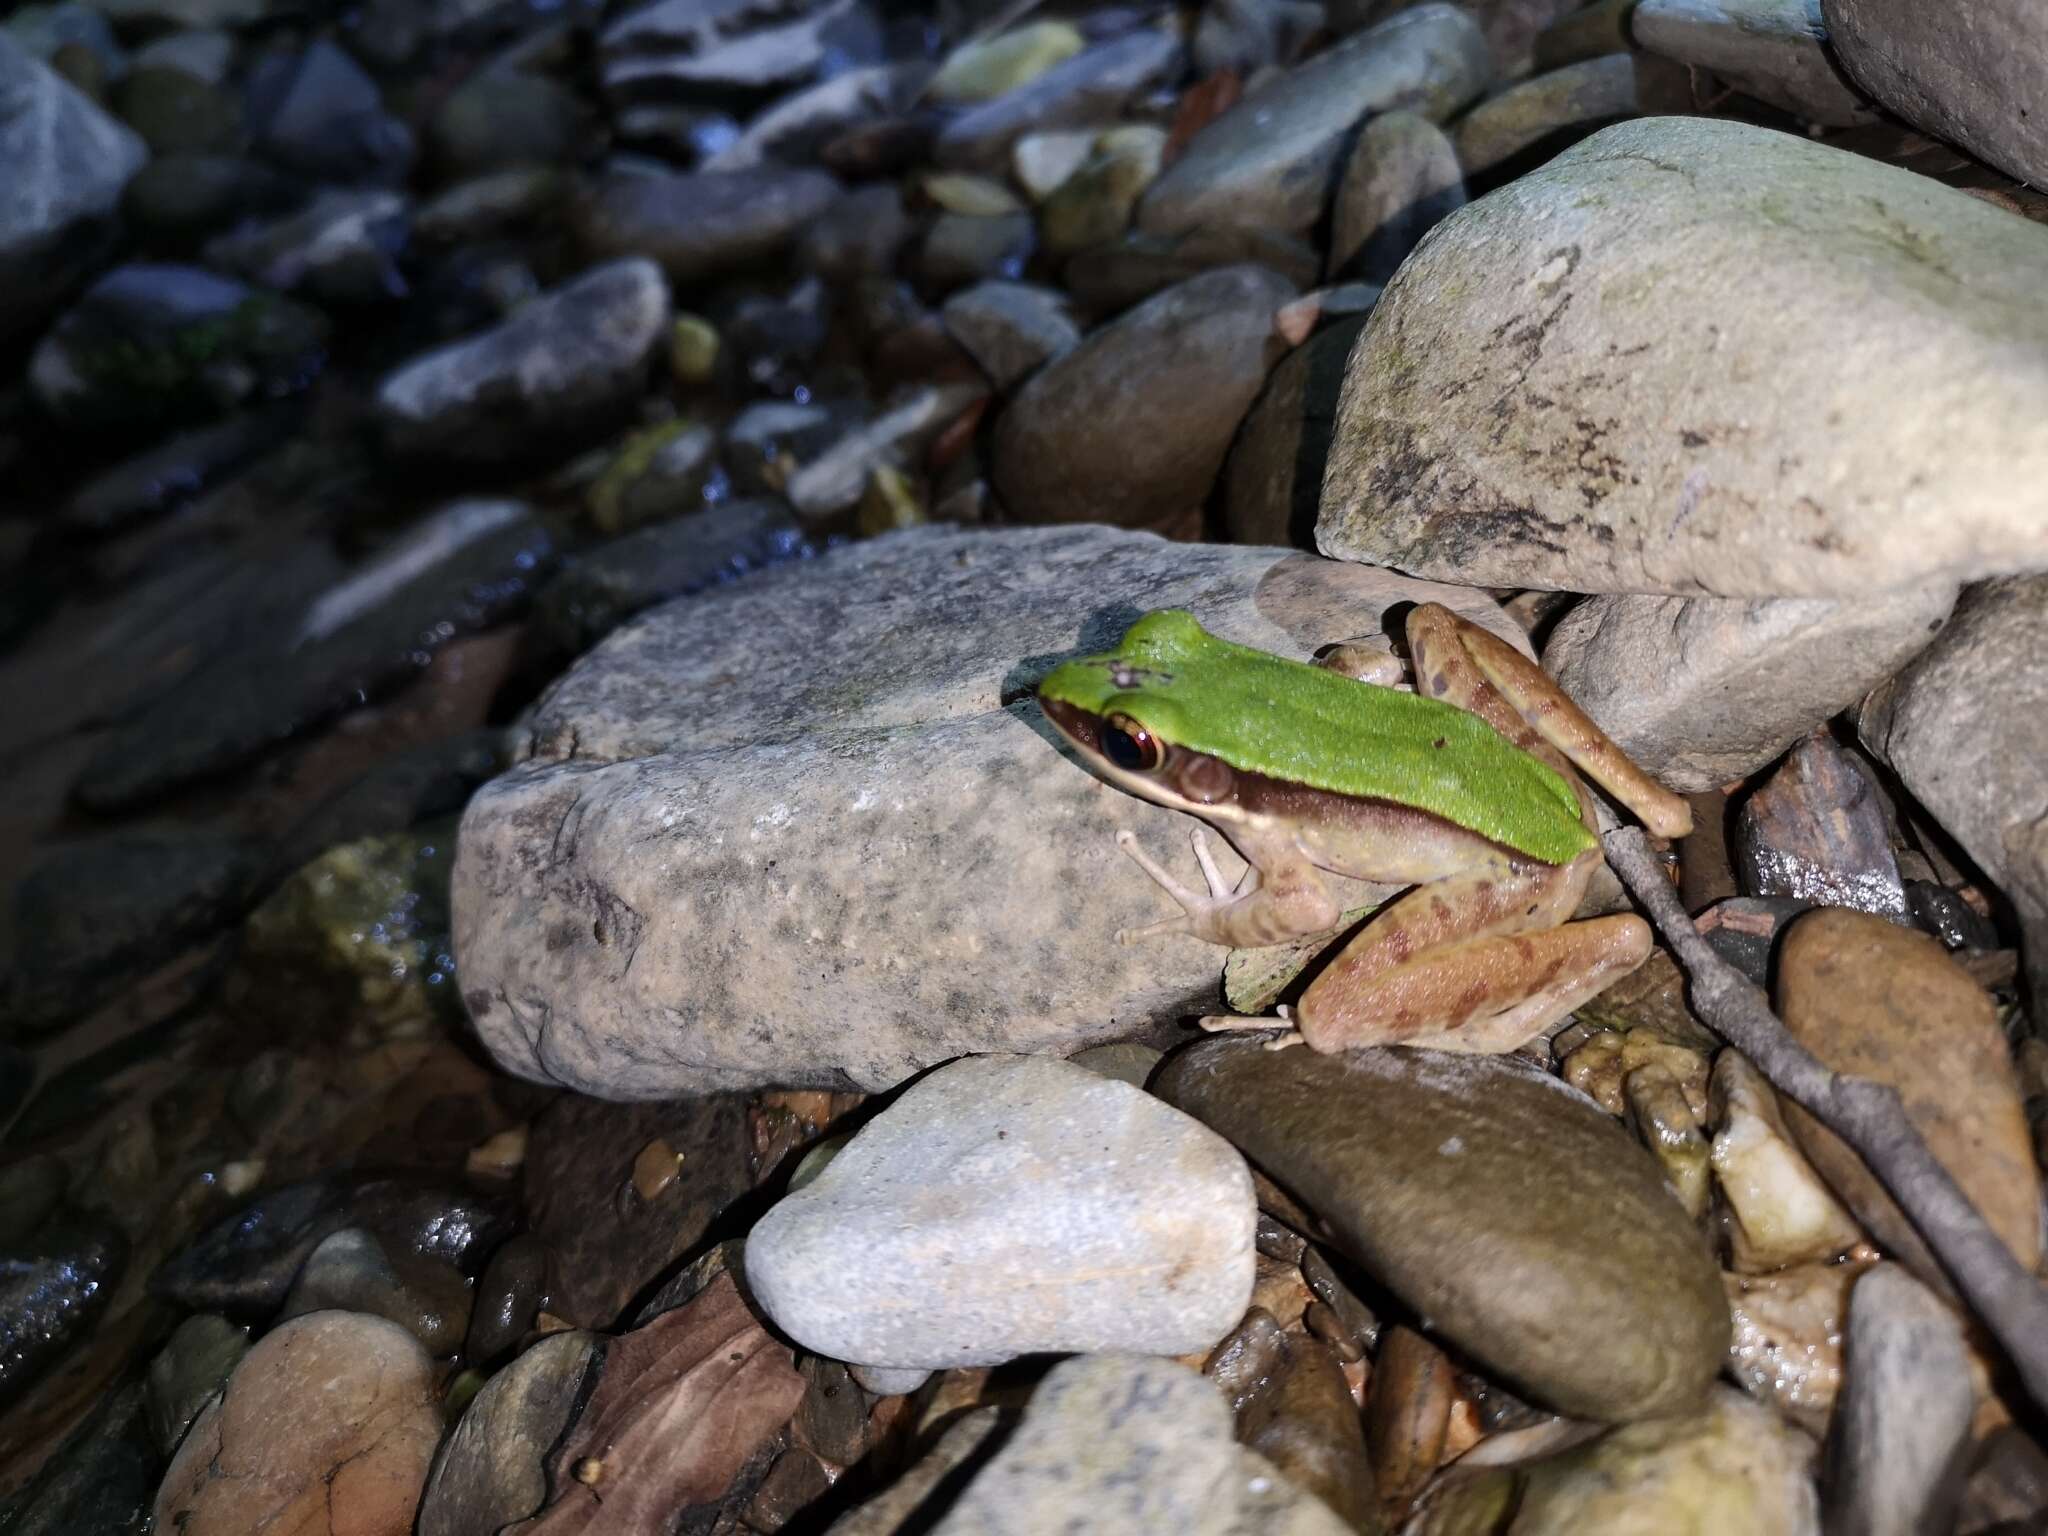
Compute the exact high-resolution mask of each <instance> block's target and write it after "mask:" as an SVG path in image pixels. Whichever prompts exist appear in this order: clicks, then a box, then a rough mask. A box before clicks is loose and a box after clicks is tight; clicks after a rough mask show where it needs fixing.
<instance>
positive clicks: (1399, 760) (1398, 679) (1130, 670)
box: [1037, 602, 1692, 1054]
mask: <svg viewBox="0 0 2048 1536" xmlns="http://www.w3.org/2000/svg"><path fill="white" fill-rule="evenodd" d="M1401 628H1402V630H1403V632H1404V634H1405V639H1406V641H1407V649H1408V653H1409V658H1410V666H1411V668H1412V673H1413V682H1412V684H1410V683H1406V682H1404V681H1403V678H1404V677H1405V675H1406V674H1405V672H1404V669H1403V668H1402V667H1401V664H1400V662H1399V660H1398V658H1396V657H1395V656H1393V655H1392V653H1391V651H1390V650H1377V649H1375V648H1374V647H1372V646H1369V645H1361V644H1358V643H1355V642H1354V643H1346V644H1341V645H1338V646H1335V647H1333V648H1331V649H1330V650H1329V651H1328V652H1327V653H1326V654H1325V655H1324V656H1322V657H1321V658H1319V659H1317V660H1313V661H1297V660H1292V659H1289V658H1287V657H1282V656H1276V655H1273V654H1271V653H1269V652H1266V651H1261V650H1256V649H1253V648H1251V647H1249V646H1244V645H1238V644H1236V643H1234V642H1232V641H1228V640H1224V639H1221V638H1219V637H1218V636H1216V635H1213V634H1211V633H1210V632H1209V631H1208V630H1206V629H1204V628H1203V627H1202V625H1201V623H1200V622H1199V620H1198V619H1197V618H1196V617H1195V615H1194V614H1193V613H1191V612H1189V611H1187V610H1185V609H1161V610H1157V611H1154V612H1151V613H1147V614H1145V615H1144V616H1143V617H1141V618H1139V619H1138V620H1137V621H1136V622H1135V623H1133V624H1132V625H1131V626H1130V627H1129V629H1128V630H1127V631H1126V632H1125V634H1124V636H1123V639H1122V641H1121V642H1120V643H1119V644H1118V645H1117V647H1116V649H1115V650H1113V651H1109V652H1107V653H1104V654H1101V655H1093V656H1084V657H1081V658H1079V659H1076V660H1072V661H1067V662H1063V663H1061V664H1060V665H1058V666H1056V667H1054V668H1053V669H1052V670H1051V671H1050V672H1048V673H1047V674H1046V675H1045V677H1044V678H1043V680H1042V681H1041V682H1040V683H1039V685H1038V688H1037V699H1038V703H1039V705H1040V707H1041V709H1042V710H1043V711H1044V714H1045V718H1046V719H1047V721H1048V722H1049V723H1050V724H1051V725H1052V726H1053V728H1054V729H1055V730H1056V731H1057V732H1058V733H1059V735H1060V736H1061V737H1062V738H1063V739H1064V740H1065V741H1066V742H1067V743H1068V744H1070V746H1071V747H1072V749H1073V750H1074V752H1075V753H1076V754H1077V755H1078V756H1079V758H1080V759H1081V761H1082V763H1083V764H1084V765H1085V766H1086V767H1088V768H1089V769H1091V770H1092V771H1093V772H1094V773H1095V774H1097V775H1098V776H1099V777H1100V778H1102V779H1103V780H1105V781H1106V782H1108V783H1109V784H1111V785H1112V786H1114V787H1115V788H1117V789H1120V790H1123V791H1125V792H1127V793H1129V794H1132V795H1135V796H1137V797H1138V798H1140V799H1143V800H1149V801H1151V802H1152V803H1153V804H1155V805H1162V806H1166V807H1168V808H1169V809H1172V810H1177V811H1182V812H1185V813H1187V814H1188V815H1190V816H1192V817H1195V818H1196V819H1197V820H1196V826H1195V827H1194V829H1193V833H1192V838H1191V841H1192V844H1193V848H1194V858H1195V863H1196V865H1197V866H1198V867H1199V868H1200V870H1201V873H1202V876H1203V879H1204V882H1205V884H1206V886H1207V889H1206V890H1197V889H1194V888H1191V887H1190V886H1188V885H1186V884H1183V883H1182V882H1181V880H1179V879H1178V878H1177V877H1176V876H1175V875H1174V874H1173V873H1172V872H1171V871H1170V870H1168V869H1167V868H1166V867H1165V866H1164V865H1162V864H1160V863H1159V862H1158V861H1156V860H1155V859H1154V858H1153V857H1152V855H1151V854H1149V853H1147V852H1146V851H1145V849H1144V848H1143V847H1141V846H1140V845H1139V842H1138V839H1137V837H1136V836H1135V835H1134V834H1133V833H1132V832H1131V831H1129V830H1128V829H1127V828H1126V829H1122V830H1119V831H1118V832H1117V833H1116V839H1115V840H1116V845H1117V846H1118V847H1119V848H1121V849H1122V850H1123V851H1124V852H1125V853H1126V854H1128V855H1129V856H1130V858H1131V859H1132V860H1133V861H1135V862H1136V864H1137V865H1138V867H1139V868H1140V869H1142V870H1143V871H1144V872H1145V874H1146V875H1148V876H1149V877H1150V878H1151V879H1152V881H1153V882H1154V883H1155V884H1157V885H1158V886H1159V887H1160V888H1161V889H1162V890H1163V891H1165V892H1166V894H1167V895H1168V896H1169V897H1171V898H1172V899H1173V901H1174V902H1175V903H1177V904H1178V906H1179V907H1180V911H1179V913H1178V914H1177V915H1175V916H1173V917H1169V918H1166V919H1164V920H1162V921H1159V922H1155V923H1150V924H1147V925H1145V926H1143V927H1139V928H1127V929H1123V930H1120V931H1119V932H1118V933H1117V935H1116V939H1117V941H1118V942H1119V943H1122V944H1133V943H1138V942H1141V941H1143V940H1146V939H1150V938H1154V937H1157V936H1160V935H1165V934H1187V935H1191V936H1192V937H1194V938H1197V939H1200V940H1203V941H1206V942H1208V943H1211V944H1218V945H1227V946H1230V947H1232V948H1260V947H1265V946H1269V945H1275V944H1283V943H1290V942H1295V941H1299V940H1302V939H1306V938H1308V937H1310V936H1312V935H1319V934H1323V933H1325V932H1329V931H1331V930H1333V929H1334V928H1335V927H1336V926H1337V923H1338V919H1339V917H1340V915H1341V913H1340V909H1339V906H1338V902H1337V899H1336V897H1335V895H1334V894H1333V893H1332V890H1331V888H1330V885H1329V884H1328V881H1327V879H1326V876H1327V875H1340V876H1348V877H1351V878H1353V879H1359V880H1367V881H1373V882H1376V883H1380V884H1383V885H1393V886H1398V887H1403V888H1405V890H1404V892H1403V894H1401V895H1399V896H1397V897H1396V898H1395V899H1394V900H1392V901H1390V902H1388V903H1387V904H1385V905H1384V906H1382V907H1380V908H1379V909H1378V910H1377V911H1376V912H1375V913H1374V914H1373V915H1372V917H1371V918H1370V919H1369V920H1368V921H1367V922H1366V923H1365V925H1364V926H1363V927H1362V928H1360V929H1359V930H1358V931H1357V932H1356V934H1355V935H1353V936H1352V937H1351V938H1350V939H1349V941H1348V942H1346V943H1345V944H1344V945H1343V946H1342V947H1341V949H1338V950H1337V951H1336V952H1335V953H1334V955H1333V956H1332V957H1330V958H1329V959H1328V961H1327V963H1326V964H1324V965H1323V966H1322V968H1321V969H1320V971H1319V972H1318V973H1317V974H1316V975H1315V976H1314V978H1313V980H1311V981H1310V982H1309V984H1308V985H1307V987H1306V988H1305V989H1303V991H1302V992H1301V994H1300V996H1299V997H1298V999H1297V1000H1296V1001H1295V1002H1294V1003H1292V1004H1282V1005H1281V1006H1280V1007H1279V1009H1278V1010H1277V1011H1276V1014H1275V1015H1273V1016H1255V1017H1254V1016H1245V1017H1240V1016H1237V1015H1212V1016H1210V1017H1207V1018H1203V1019H1201V1020H1200V1021H1199V1022H1200V1023H1201V1025H1202V1026H1203V1027H1204V1028H1206V1029H1210V1030H1247V1029H1266V1030H1277V1031H1279V1033H1278V1034H1277V1035H1276V1036H1275V1037H1274V1038H1272V1039H1270V1040H1269V1041H1268V1042H1267V1043H1268V1045H1269V1046H1270V1047H1272V1048H1276V1049H1278V1048H1284V1047H1287V1046H1291V1045H1306V1046H1307V1047H1309V1048H1310V1049H1312V1050H1315V1051H1319V1052H1324V1053H1331V1054H1334V1053H1338V1052H1342V1051H1347V1050H1353V1049H1360V1048H1364V1047H1369V1046H1381V1045H1402V1046H1412V1047H1418V1048H1425V1049H1433V1050H1440V1051H1456V1052H1466V1053H1483V1054H1493V1053H1500V1052H1505V1051H1511V1050H1514V1049H1516V1048H1518V1047H1519V1046H1522V1045H1524V1044H1526V1043H1527V1042H1528V1041H1529V1040H1531V1039H1533V1038H1534V1037H1535V1036H1537V1035H1538V1034H1540V1033H1542V1032H1543V1031H1544V1030H1546V1029H1547V1028H1548V1027H1549V1026H1551V1025H1552V1024H1554V1023H1556V1022H1557V1021H1558V1020H1559V1019H1561V1018H1562V1017H1563V1016H1564V1015H1566V1014H1567V1013H1569V1012H1571V1011H1572V1010H1573V1009H1574V1008H1576V1007H1578V1006H1579V1005H1581V1004H1583V1003H1585V1002H1587V1001H1589V1000H1590V999H1592V998H1593V997H1595V996H1597V995H1598V994H1599V993H1600V992H1601V991H1603V990H1605V988H1607V987H1608V986H1610V985H1611V984H1612V983H1614V982H1616V981H1618V980H1620V979H1621V978H1622V977H1623V976H1626V975H1627V974H1628V973H1629V972H1631V971H1633V970H1635V969H1636V968H1637V967H1638V966H1640V965H1642V964H1643V962H1644V961H1646V960H1647V959H1648V958H1649V955H1650V951H1651V948H1652V934H1651V930H1650V927H1649V924H1648V923H1646V922H1645V921H1644V920H1643V919H1642V918H1640V917H1638V916H1636V915H1635V914H1634V913H1632V912H1620V913H1613V914H1609V915H1604V916H1593V917H1588V918H1585V919H1580V920H1574V917H1575V914H1576V913H1577V911H1578V908H1579V906H1580V904H1581V902H1582V901H1583V899H1584V897H1585V894H1586V890H1587V887H1588V885H1589V883H1590V882H1591V880H1592V878H1593V876H1594V873H1595V872H1596V871H1597V870H1598V869H1599V868H1600V867H1601V866H1602V863H1603V853H1602V848H1601V843H1600V836H1599V821H1598V818H1597V813H1596V810H1595V801H1594V798H1593V795H1592V793H1591V792H1590V791H1589V790H1588V788H1587V786H1586V783H1585V779H1586V778H1590V779H1591V780H1592V781H1593V782H1594V783H1596V784H1598V785H1599V786H1600V787H1601V788H1602V789H1604V790H1605V791H1607V793H1608V794H1609V795H1611V796H1612V797H1613V798H1614V799H1615V800H1616V801H1617V802H1619V803H1620V805H1621V806H1622V807H1623V808H1625V809H1626V810H1628V811H1629V812H1631V813H1633V814H1634V815H1635V816H1636V817H1637V818H1638V819H1640V820H1641V821H1642V823H1643V825H1644V826H1645V827H1646V828H1647V829H1648V830H1649V831H1650V832H1651V833H1653V834H1654V835H1655V836H1657V837H1660V838H1677V837H1682V836H1684V835H1685V834H1686V833H1687V832H1689V831H1690V830H1691V827H1692V812H1691V807H1690V806H1689V805H1688V803H1687V802H1686V801H1685V800H1684V799H1683V798H1682V797H1680V796H1678V795H1676V794H1674V793H1672V792H1671V791H1670V790H1668V789H1666V788H1665V787H1664V786H1663V785H1661V784H1659V783H1658V782H1657V781H1656V780H1655V779H1654V778H1652V777H1651V776H1650V775H1649V774H1648V773H1647V772H1645V771H1644V770H1643V769H1642V768H1641V767H1640V766H1638V765H1637V764H1636V763H1635V762H1634V761H1633V760H1632V759H1630V758H1629V757H1628V755H1627V754H1626V753H1625V752H1623V750H1622V749H1621V748H1620V747H1619V746H1618V745H1617V744H1616V743H1615V742H1614V741H1613V740H1612V739H1611V738H1610V737H1608V736H1607V734H1606V733H1605V732H1603V731H1602V730H1601V729H1600V728H1599V726H1597V725H1595V724H1594V723H1593V721H1592V720H1591V718H1589V717H1588V716H1587V715H1586V713H1585V712H1584V711H1583V710H1582V709H1580V708H1579V706H1578V705H1577V704H1576V703H1574V702H1573V701H1572V699H1571V698H1570V697H1569V695H1567V694H1566V693H1565V692H1564V690H1563V689H1562V688H1560V687H1559V686H1558V684H1557V683H1556V682H1555V681H1554V680H1553V679H1552V678H1551V677H1550V675H1549V674H1548V673H1546V672H1545V671H1544V670H1543V669H1542V668H1541V667H1540V666H1539V665H1537V664H1536V663H1535V662H1534V661H1532V660H1530V659H1529V658H1528V657H1526V656H1524V655H1523V654H1522V652H1520V651H1519V650H1517V649H1516V648H1515V647H1514V646H1512V645H1510V644H1509V643H1508V642H1507V641H1506V640H1503V639H1502V638H1500V637H1499V636H1498V635H1496V634H1494V633H1493V632H1492V631H1490V630H1488V629H1486V628H1485V627H1484V626H1482V625H1480V624H1477V623H1474V622H1472V621H1471V620H1469V619H1467V618H1465V617H1463V616H1462V615H1460V614H1458V613H1456V612H1455V611H1453V610H1452V609H1450V608H1448V607H1446V606H1444V605H1443V604H1441V603H1436V602H1424V603H1419V604H1417V605H1416V606H1415V607H1414V608H1412V609H1411V610H1409V612H1408V615H1407V617H1406V620H1405V622H1404V623H1403V624H1402V626H1401ZM1582 774H1583V775H1584V778H1582V777H1581V775H1582ZM1204 824H1206V825H1207V827H1212V828H1214V829H1215V830H1216V832H1217V833H1219V834H1220V835H1221V836H1222V837H1224V838H1225V839H1226V840H1227V841H1228V842H1229V843H1230V844H1231V845H1232V846H1233V847H1234V848H1235V849H1236V850H1237V852H1238V853H1239V854H1240V855H1241V856H1242V857H1243V859H1244V861H1245V864H1246V866H1247V867H1246V869H1245V872H1244V875H1243V877H1242V879H1241V880H1240V881H1239V882H1238V883H1237V885H1236V886H1235V887H1232V886H1230V885H1229V884H1228V883H1227V882H1226V881H1225V879H1224V877H1223V875H1222V873H1221V872H1220V871H1219V870H1218V868H1217V865H1216V860H1215V858H1214V856H1213V855H1212V853H1211V851H1210V847H1209V843H1208V839H1207V836H1206V834H1205V830H1204Z"/></svg>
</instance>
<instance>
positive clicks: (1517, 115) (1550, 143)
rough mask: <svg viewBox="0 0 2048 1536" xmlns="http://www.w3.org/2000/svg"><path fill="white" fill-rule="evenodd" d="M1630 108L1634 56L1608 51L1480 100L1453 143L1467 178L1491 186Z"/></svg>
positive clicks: (1458, 125)
mask: <svg viewBox="0 0 2048 1536" xmlns="http://www.w3.org/2000/svg"><path fill="white" fill-rule="evenodd" d="M1635 111H1636V66H1635V60H1634V59H1632V58H1630V57H1629V56H1628V55H1627V54H1625V53H1611V54H1608V55H1607V56H1606V57H1605V58H1599V59H1587V60H1586V61H1585V62H1584V63H1582V64H1567V65H1566V66H1565V67H1564V68H1563V69H1554V70H1552V71H1551V72H1550V73H1549V74H1547V75H1538V76H1537V77H1536V78H1535V79H1534V80H1525V81H1523V82H1522V83H1521V84H1520V85H1515V86H1510V87H1509V88H1508V89H1507V90H1505V91H1502V92H1501V93H1500V94H1499V95H1498V96H1494V97H1491V98H1489V99H1488V100H1486V101H1484V102H1481V103H1480V104H1479V105H1478V106H1476V107H1474V108H1473V109H1472V110H1471V111H1470V112H1467V113H1466V114H1465V115H1464V116H1463V117H1461V118H1459V119H1458V121H1457V123H1456V124H1455V125H1453V127H1452V129H1451V143H1452V145H1453V146H1454V147H1455V148H1456V149H1457V151H1458V163H1459V164H1461V165H1462V166H1464V167H1465V174H1466V176H1467V177H1469V178H1471V179H1473V180H1479V179H1481V178H1484V179H1486V180H1487V181H1488V182H1489V183H1491V182H1493V181H1495V180H1498V179H1499V178H1500V177H1502V176H1512V175H1515V174H1517V173H1518V172H1520V171H1523V170H1527V169H1528V168H1529V166H1530V163H1531V162H1532V161H1536V160H1547V159H1549V158H1550V156H1552V155H1554V154H1555V153H1557V151H1558V150H1560V149H1563V148H1564V147H1565V146H1567V145H1568V144H1571V143H1574V142H1576V141H1577V140H1579V139H1582V138H1584V137H1585V136H1586V135H1587V134H1589V133H1591V132H1592V131H1593V130H1594V129H1595V128H1598V127H1601V126H1602V125H1603V124H1606V123H1611V122H1613V121H1614V119H1616V118H1618V117H1629V116H1632V115H1634V113H1635Z"/></svg>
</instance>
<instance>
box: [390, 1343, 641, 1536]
mask: <svg viewBox="0 0 2048 1536" xmlns="http://www.w3.org/2000/svg"><path fill="white" fill-rule="evenodd" d="M602 1359H603V1354H602V1351H601V1349H600V1340H599V1339H598V1338H597V1336H596V1335H595V1334H590V1333H585V1332H583V1331H582V1330H580V1329H572V1330H570V1331H569V1332H566V1333H553V1334H549V1335H548V1336H547V1337H546V1338H544V1339H542V1340H541V1341H540V1342H539V1343H537V1344H535V1345H534V1346H533V1347H532V1348H531V1349H529V1350H527V1351H526V1352H525V1353H524V1354H522V1355H520V1356H519V1358H518V1359H516V1360H514V1361H513V1362H512V1363H511V1364H510V1365H508V1366H506V1367H505V1368H504V1369H503V1370H502V1371H499V1372H498V1373H497V1374H496V1375H494V1376H492V1377H491V1379H490V1380H489V1381H487V1382H485V1383H484V1385H483V1390H482V1391H480V1392H478V1393H477V1395H476V1396H475V1397H473V1398H471V1399H470V1403H469V1406H468V1407H467V1408H465V1409H464V1410H463V1411H462V1420H461V1422H460V1423H458V1424H457V1425H456V1426H455V1430H454V1432H453V1433H452V1434H450V1435H449V1436H448V1438H447V1439H446V1440H444V1441H442V1442H441V1448H440V1450H439V1451H438V1452H436V1453H435V1456H434V1468H433V1471H432V1472H430V1473H428V1474H427V1486H426V1491H425V1492H424V1493H423V1494H422V1495H421V1496H420V1513H419V1524H418V1526H417V1527H416V1529H417V1531H418V1536H484V1533H487V1532H495V1531H499V1530H502V1529H503V1528H504V1527H506V1526H508V1525H516V1524H518V1523H519V1522H520V1521H522V1520H524V1519H526V1518H527V1517H528V1516H529V1515H534V1514H538V1513H539V1512H540V1508H541V1506H542V1505H543V1504H545V1503H546V1502H547V1494H548V1479H547V1467H546V1462H547V1456H548V1453H549V1452H550V1451H552V1450H553V1449H554V1447H555V1442H556V1441H557V1440H559V1439H560V1438H561V1436H562V1432H563V1430H565V1429H566V1428H568V1426H569V1422H570V1420H571V1419H572V1418H573V1417H574V1416H575V1414H576V1412H577V1410H578V1408H579V1406H580V1404H581V1402H582V1399H583V1387H584V1383H585V1381H586V1379H587V1378H588V1377H589V1375H590V1373H591V1371H592V1369H593V1367H595V1366H597V1365H598V1364H599V1363H600V1362H601V1361H602Z"/></svg>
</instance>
